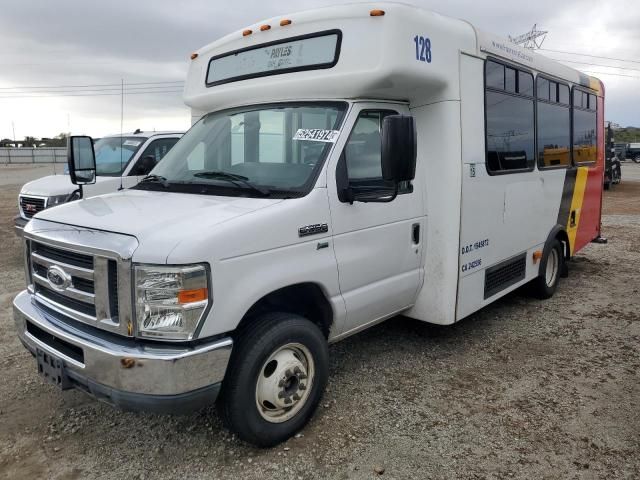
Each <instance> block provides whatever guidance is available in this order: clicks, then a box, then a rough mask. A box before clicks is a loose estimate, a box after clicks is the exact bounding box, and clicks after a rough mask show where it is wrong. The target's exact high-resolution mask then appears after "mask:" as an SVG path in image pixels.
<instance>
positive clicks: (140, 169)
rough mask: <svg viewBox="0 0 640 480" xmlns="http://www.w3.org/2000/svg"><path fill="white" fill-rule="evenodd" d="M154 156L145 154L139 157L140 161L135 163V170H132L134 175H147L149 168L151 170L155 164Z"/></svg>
mask: <svg viewBox="0 0 640 480" xmlns="http://www.w3.org/2000/svg"><path fill="white" fill-rule="evenodd" d="M156 163H157V162H156V157H154V156H153V155H147V156H144V157H142V158H141V159H140V161H139V162H138V163H137V165H136V168H135V171H134V172H133V174H134V175H148V174H149V172H150V171H151V170H153V167H155V166H156Z"/></svg>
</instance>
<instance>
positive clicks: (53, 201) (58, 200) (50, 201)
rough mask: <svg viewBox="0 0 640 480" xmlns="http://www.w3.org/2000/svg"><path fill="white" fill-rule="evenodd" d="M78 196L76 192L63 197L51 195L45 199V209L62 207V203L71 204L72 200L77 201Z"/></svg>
mask: <svg viewBox="0 0 640 480" xmlns="http://www.w3.org/2000/svg"><path fill="white" fill-rule="evenodd" d="M78 198H80V196H79V195H78V190H76V191H75V192H73V193H65V194H64V195H53V196H51V197H49V198H47V208H49V207H55V206H56V205H62V204H63V203H67V202H71V201H73V200H78Z"/></svg>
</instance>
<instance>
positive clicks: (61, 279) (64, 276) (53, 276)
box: [47, 265, 71, 291]
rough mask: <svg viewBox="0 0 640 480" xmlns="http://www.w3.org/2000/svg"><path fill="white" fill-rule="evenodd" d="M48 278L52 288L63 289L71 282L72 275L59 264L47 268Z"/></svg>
mask: <svg viewBox="0 0 640 480" xmlns="http://www.w3.org/2000/svg"><path fill="white" fill-rule="evenodd" d="M47 280H49V285H51V288H53V289H54V290H58V291H63V290H66V289H67V287H68V286H69V285H70V284H71V275H69V274H68V273H67V272H65V271H64V270H63V269H62V268H60V267H58V266H57V265H52V266H51V267H49V268H48V269H47Z"/></svg>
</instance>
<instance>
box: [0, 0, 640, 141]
mask: <svg viewBox="0 0 640 480" xmlns="http://www.w3.org/2000/svg"><path fill="white" fill-rule="evenodd" d="M331 3H335V0H330V1H326V0H301V1H293V0H283V1H279V2H264V1H258V0H236V1H235V2H232V3H229V2H214V1H211V0H207V1H205V0H192V1H187V2H159V1H157V0H156V1H153V0H136V1H135V2H132V1H126V2H125V1H122V0H112V1H109V2H86V1H80V0H59V1H57V2H55V3H52V2H50V1H49V0H34V1H28V2H26V1H22V2H19V1H17V0H14V1H12V5H11V7H10V8H5V9H3V15H2V16H1V17H0V65H1V66H2V68H0V88H3V87H4V88H5V90H1V89H0V137H2V138H4V137H7V136H11V135H12V132H11V122H12V121H13V122H15V124H16V136H18V137H23V136H25V135H35V136H52V135H55V134H57V133H59V132H61V131H66V130H67V129H68V126H69V125H68V124H69V122H68V119H70V124H71V129H72V130H73V131H74V132H85V133H89V134H93V135H96V136H100V135H104V134H107V133H113V132H115V131H119V128H120V97H119V96H118V95H116V93H117V90H118V87H117V84H119V83H120V81H121V79H125V81H126V82H127V83H138V82H172V81H175V82H181V81H183V80H184V77H185V75H186V71H187V66H188V55H189V54H190V52H191V51H193V50H195V49H197V48H199V47H201V46H203V45H205V44H207V43H210V42H211V41H213V40H215V39H217V38H219V37H221V36H223V35H225V34H227V33H230V32H232V31H234V30H238V29H241V28H243V27H244V26H246V25H248V24H251V23H254V22H256V21H259V20H260V19H261V18H267V17H271V16H275V15H279V14H286V13H291V12H295V11H299V10H304V9H307V8H315V7H320V6H325V5H330V4H331ZM410 3H414V4H416V5H420V6H422V7H424V8H429V9H432V10H434V11H437V12H439V13H442V14H445V15H449V16H454V17H460V18H464V19H466V20H468V21H470V22H471V23H473V24H474V25H475V26H477V27H478V28H481V29H483V30H487V31H491V32H494V33H497V34H501V35H504V36H506V35H508V34H513V35H515V34H519V33H523V32H525V31H527V30H528V29H529V28H531V26H532V25H533V23H537V24H538V27H539V28H541V29H545V30H549V31H550V33H549V35H548V37H547V40H546V41H545V44H544V46H545V47H546V48H549V49H557V50H566V51H577V52H584V53H589V54H592V55H601V56H609V57H616V58H629V59H635V60H638V59H639V58H640V52H639V47H638V45H640V30H638V29H637V25H638V24H639V23H640V9H638V8H637V6H636V3H635V0H633V1H632V0H618V1H611V2H602V1H599V0H598V1H595V0H586V1H578V0H567V1H564V2H558V1H557V0H540V1H537V2H531V1H522V0H519V1H511V2H503V1H498V0H488V1H483V2H477V1H475V2H472V1H461V0H451V1H449V2H436V1H433V0H424V1H420V0H413V1H412V2H410ZM620 12H624V15H620ZM545 54H547V55H548V56H550V57H553V58H564V59H571V60H574V61H575V60H576V59H577V60H580V61H586V62H587V63H601V64H608V65H613V64H620V62H611V61H607V60H601V61H596V60H595V59H593V58H589V57H575V56H568V55H563V54H558V53H552V52H545ZM624 65H625V66H627V67H633V68H636V67H637V68H638V69H640V64H629V63H627V64H624ZM572 66H574V67H579V68H582V69H589V70H590V71H600V72H605V73H616V72H617V73H619V74H625V75H636V76H639V77H640V71H637V72H634V71H632V70H615V69H611V68H603V67H599V66H590V65H578V64H572ZM602 79H603V80H604V81H605V83H606V85H607V95H608V100H607V118H610V119H612V120H615V121H617V122H618V123H622V124H632V123H634V122H635V123H638V121H637V119H636V118H637V117H636V112H635V111H634V110H633V109H632V108H631V105H634V104H635V105H638V104H640V93H638V92H639V91H640V89H638V88H637V87H638V82H640V78H629V77H617V76H608V75H602ZM94 84H107V85H110V86H108V87H102V88H103V90H102V91H100V92H95V93H100V94H101V95H100V96H73V97H72V96H67V97H53V96H45V93H42V92H50V90H49V91H47V90H44V89H41V90H38V89H31V90H30V89H26V90H21V91H24V92H29V93H28V94H27V93H24V94H22V95H21V96H32V97H33V96H36V95H38V94H36V93H35V92H38V91H40V92H41V93H40V94H39V95H38V96H41V97H43V98H11V99H9V98H6V97H7V96H15V94H8V93H7V92H8V91H9V90H6V87H24V86H38V85H39V86H52V85H94ZM114 84H115V86H113V85H114ZM147 87H153V88H147V89H143V87H140V90H137V91H136V92H137V93H136V94H135V95H128V96H127V97H126V102H125V130H132V129H135V128H142V129H150V128H153V127H156V128H170V129H186V128H188V126H189V111H188V109H187V108H186V107H185V106H184V105H183V103H182V100H181V94H180V93H179V90H180V89H181V84H180V83H175V84H161V83H157V84H154V85H147ZM161 87H164V88H161ZM96 88H97V87H96ZM54 90H56V89H54ZM57 90H58V91H60V89H57ZM70 90H72V91H71V92H69V93H68V94H71V93H73V89H70ZM76 90H78V89H76ZM152 91H155V92H158V93H155V94H154V93H146V92H152ZM3 92H4V93H3ZM32 92H33V93H32ZM142 92H145V93H144V94H142ZM160 92H162V93H160ZM132 93H133V90H132ZM112 94H113V95H112ZM49 95H52V93H49Z"/></svg>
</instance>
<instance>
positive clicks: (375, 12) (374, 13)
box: [369, 10, 384, 17]
mask: <svg viewBox="0 0 640 480" xmlns="http://www.w3.org/2000/svg"><path fill="white" fill-rule="evenodd" d="M369 15H371V16H372V17H383V16H384V10H371V11H370V12H369Z"/></svg>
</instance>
